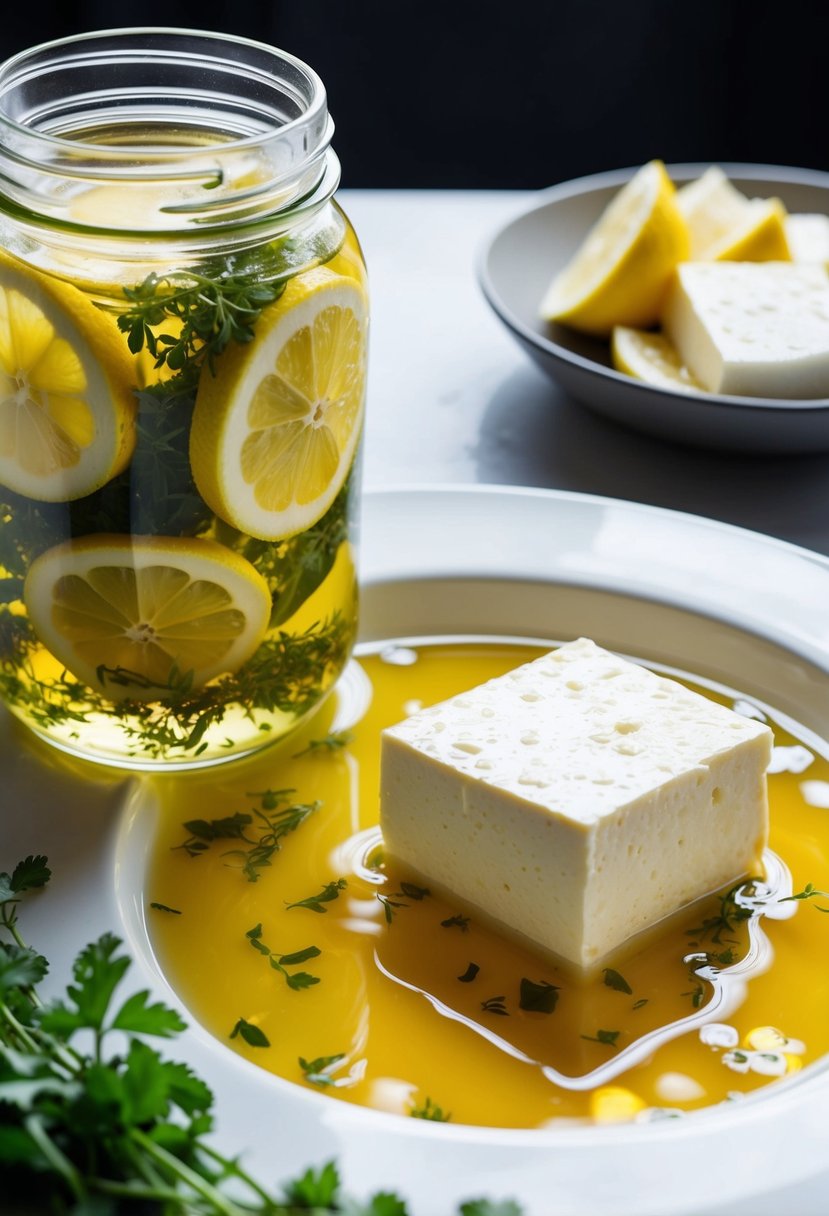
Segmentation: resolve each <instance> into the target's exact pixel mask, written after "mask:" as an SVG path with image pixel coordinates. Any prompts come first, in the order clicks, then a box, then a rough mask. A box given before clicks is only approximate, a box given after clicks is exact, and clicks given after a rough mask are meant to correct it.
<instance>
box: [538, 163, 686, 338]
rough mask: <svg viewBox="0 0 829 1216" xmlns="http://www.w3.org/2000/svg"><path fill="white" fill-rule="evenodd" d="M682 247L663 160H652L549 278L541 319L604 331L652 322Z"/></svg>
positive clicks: (682, 231) (681, 257) (678, 218)
mask: <svg viewBox="0 0 829 1216" xmlns="http://www.w3.org/2000/svg"><path fill="white" fill-rule="evenodd" d="M688 248H689V245H688V233H687V229H686V226H685V221H684V219H683V218H682V214H681V213H680V210H679V208H678V206H677V204H676V191H675V190H674V186H673V183H672V182H671V180H670V178H669V177H668V174H667V173H666V172H665V166H664V165H663V164H662V162H661V161H658V160H654V161H650V162H649V163H648V164H647V165H644V166H643V167H642V168H641V169H639V170H638V172H637V173H635V174H634V176H633V177H632V178H631V179H630V181H629V182H628V183H627V184H626V185H625V186H624V187H623V188H622V189H621V190H620V191H619V193H618V194H617V195H616V196H615V198H613V200H612V201H611V202H610V204H609V205H608V206H607V208H606V209H605V211H604V213H603V214H602V215H601V217H600V218H599V220H598V222H597V223H596V225H595V226H594V227H593V228H592V229H591V231H590V232H589V233H588V235H587V237H586V238H585V240H584V242H583V244H582V245H581V247H580V248H579V249H578V250H577V252H576V254H575V255H574V257H573V258H572V260H571V261H570V262H569V263H568V264H567V265H566V266H565V267H564V269H563V270H562V271H561V272H560V273H559V274H558V275H556V277H555V278H554V279H553V282H552V283H551V284H550V287H549V288H548V290H547V293H546V295H545V296H544V299H543V300H542V302H541V309H540V312H541V317H542V318H543V319H544V320H545V321H560V322H562V323H563V324H565V325H569V326H572V327H573V328H574V329H580V330H583V331H584V332H585V333H592V334H598V335H602V336H606V335H608V334H610V331H611V330H612V329H613V326H614V325H638V326H647V325H652V324H654V322H655V321H656V320H657V319H658V316H659V308H660V305H661V304H662V299H663V296H664V295H665V291H666V289H667V287H668V283H669V281H670V277H671V274H672V272H673V270H674V268H675V266H676V265H677V263H678V262H681V261H683V260H684V259H685V258H686V257H687V255H688Z"/></svg>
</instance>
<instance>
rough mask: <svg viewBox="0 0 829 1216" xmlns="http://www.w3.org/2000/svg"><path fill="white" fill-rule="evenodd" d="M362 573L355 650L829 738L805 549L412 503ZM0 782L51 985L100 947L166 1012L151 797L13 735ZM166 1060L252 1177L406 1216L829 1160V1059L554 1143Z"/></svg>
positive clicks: (743, 1195) (707, 1180)
mask: <svg viewBox="0 0 829 1216" xmlns="http://www.w3.org/2000/svg"><path fill="white" fill-rule="evenodd" d="M362 576H363V584H364V608H363V617H362V619H363V626H362V631H363V636H364V638H366V639H377V638H383V637H393V636H401V635H409V636H414V635H423V634H451V633H467V634H468V633H478V634H508V635H510V636H515V635H524V636H528V637H550V638H562V639H564V638H568V637H574V636H576V635H578V634H587V635H591V636H593V637H595V638H596V639H597V640H598V641H600V642H602V643H604V644H605V645H608V646H611V647H614V648H616V649H618V650H621V651H624V652H627V653H630V654H633V655H637V656H640V657H642V658H644V659H649V660H654V661H658V662H664V663H668V664H671V665H673V666H676V667H679V668H685V669H686V670H690V671H693V672H695V673H698V674H700V675H702V676H706V677H709V678H711V679H714V680H718V681H720V682H722V683H724V684H727V685H729V686H731V687H735V688H737V689H739V690H741V691H742V692H745V693H746V694H748V695H749V696H751V697H753V698H755V699H757V700H759V701H764V702H769V703H771V704H772V705H773V706H774V707H775V708H776V709H777V710H779V711H782V712H783V713H786V714H789V715H791V716H792V717H794V718H795V719H797V720H798V721H800V722H801V723H803V724H805V725H806V726H807V727H808V728H810V729H811V730H813V731H815V732H816V733H817V734H818V735H820V736H821V737H823V738H824V739H826V738H829V611H827V605H829V559H827V558H824V557H821V556H818V555H816V554H813V553H810V552H808V551H806V550H802V549H797V548H795V547H793V546H791V545H786V544H783V543H781V542H779V541H775V540H772V539H770V538H766V537H762V536H759V535H756V534H754V533H750V532H745V531H742V530H740V529H737V528H733V527H729V526H726V525H721V524H717V523H714V522H711V521H708V520H703V519H698V518H695V517H692V516H687V515H681V514H678V513H675V512H671V511H664V510H658V509H655V508H652V507H646V506H637V505H634V504H630V503H624V502H617V501H614V500H610V499H601V498H594V497H590V496H586V495H579V494H565V493H555V492H549V491H537V490H517V489H509V488H494V487H468V488H437V489H436V488H428V489H417V488H413V489H403V490H396V491H385V492H377V493H373V494H368V495H366V497H365V500H364V512H363V535H362ZM274 754H275V758H276V753H274ZM0 766H2V771H3V773H4V797H3V811H4V814H3V819H2V822H1V823H0V844H1V845H2V848H0V867H2V868H6V867H7V865H9V864H13V862H15V861H16V860H17V859H18V858H19V857H21V856H24V855H25V854H26V853H28V852H38V851H42V852H47V853H48V854H49V858H50V862H51V864H52V866H53V870H54V879H53V882H52V884H51V885H50V888H49V890H48V891H47V892H45V893H44V894H43V895H42V896H39V897H36V898H34V899H32V900H30V901H29V902H28V903H27V905H26V906H25V908H24V909H23V912H22V917H23V926H24V929H25V932H26V934H27V936H28V938H29V939H30V940H31V941H32V942H33V944H35V945H37V946H39V947H40V948H42V949H43V950H44V951H45V952H46V953H47V955H48V956H49V958H50V959H51V960H52V962H53V969H52V973H51V975H50V978H49V981H48V982H49V983H50V984H51V985H52V986H53V989H54V990H56V989H57V988H58V987H60V986H62V985H63V984H65V982H66V980H67V978H68V975H69V966H70V962H71V959H72V958H73V957H74V955H75V953H76V952H77V950H78V949H79V948H80V947H81V946H82V945H83V944H85V943H86V942H87V941H88V940H89V939H90V938H92V937H94V936H97V934H99V933H100V932H103V931H104V929H112V930H114V931H115V932H117V933H119V934H120V935H121V936H123V937H124V938H125V939H126V940H127V943H128V945H129V948H130V950H131V952H132V954H133V956H134V958H135V967H134V968H133V970H132V972H131V973H130V976H131V981H132V983H133V984H134V985H135V986H136V987H138V986H141V987H150V988H151V989H152V990H153V992H154V993H155V994H157V995H158V996H159V997H160V998H161V999H165V1000H167V1001H168V1002H170V1003H172V1004H175V1005H178V1004H179V1002H178V1000H177V998H176V996H175V994H174V993H172V992H171V990H170V989H169V986H168V985H167V983H166V981H165V979H164V977H163V976H162V975H161V973H160V971H159V968H158V966H157V964H156V962H155V960H154V958H153V954H152V950H151V948H150V944H149V939H148V936H147V928H146V924H145V919H144V908H145V906H146V904H145V898H144V893H143V884H144V869H145V864H146V857H147V850H148V847H149V843H150V840H151V836H152V830H153V822H154V815H155V805H154V802H153V793H152V781H151V779H146V778H143V777H141V776H135V775H132V774H128V775H125V776H121V775H119V774H117V773H113V772H112V771H108V770H105V769H101V768H95V767H92V766H78V765H76V764H75V763H74V762H71V761H69V760H68V759H67V758H66V757H64V756H62V755H61V754H60V753H58V752H53V751H51V750H50V749H48V748H47V747H45V746H43V745H41V744H40V743H39V742H38V741H37V740H35V739H33V738H31V737H30V736H29V735H28V734H27V733H26V732H24V731H22V730H20V729H17V728H15V727H13V726H12V724H11V722H10V720H9V718H8V716H7V715H3V716H2V719H1V720H0ZM182 780H186V776H182ZM217 982H221V977H217ZM185 1012H186V1011H185ZM170 1051H171V1054H174V1055H175V1056H176V1058H183V1059H186V1060H187V1061H188V1062H189V1063H190V1064H191V1065H192V1066H193V1067H194V1068H195V1069H196V1070H197V1071H198V1072H199V1073H200V1074H201V1075H203V1076H204V1077H205V1078H206V1080H207V1081H208V1082H209V1084H210V1085H211V1086H212V1088H213V1089H214V1091H215V1093H216V1098H217V1108H218V1127H217V1138H218V1141H219V1143H220V1146H221V1148H222V1149H223V1150H225V1151H226V1152H228V1153H235V1152H237V1151H243V1152H244V1155H245V1161H246V1163H247V1164H248V1165H249V1166H250V1168H251V1169H252V1170H253V1172H254V1173H255V1174H256V1175H258V1176H259V1177H261V1178H262V1179H263V1180H265V1181H267V1182H268V1183H272V1184H275V1183H277V1182H278V1181H279V1180H281V1179H285V1178H287V1177H289V1176H292V1175H293V1174H295V1173H296V1171H297V1168H298V1167H299V1166H304V1165H305V1164H306V1163H308V1164H310V1163H322V1162H323V1161H325V1160H328V1159H330V1158H332V1157H336V1158H337V1159H338V1160H339V1161H340V1163H341V1165H342V1167H343V1170H344V1174H345V1180H346V1184H347V1187H348V1188H349V1189H350V1190H351V1191H353V1192H354V1193H356V1194H359V1195H365V1194H366V1193H368V1192H369V1191H370V1190H372V1189H375V1188H380V1187H383V1188H390V1189H395V1190H398V1191H399V1192H400V1193H401V1194H402V1195H404V1196H406V1197H408V1198H409V1200H410V1202H411V1206H412V1211H413V1213H414V1216H449V1214H450V1213H451V1212H453V1211H454V1205H455V1204H456V1203H457V1202H459V1201H460V1200H462V1199H465V1198H469V1197H471V1196H479V1195H484V1194H486V1195H490V1196H493V1197H505V1196H508V1195H511V1196H514V1197H515V1198H516V1199H518V1200H519V1201H520V1202H522V1203H523V1204H524V1205H525V1212H526V1216H611V1214H612V1216H621V1214H625V1216H633V1214H634V1213H635V1216H679V1214H681V1213H686V1214H688V1213H697V1214H701V1213H713V1212H714V1211H718V1212H719V1211H720V1210H721V1207H722V1205H726V1204H728V1203H731V1202H733V1201H737V1200H745V1199H747V1198H748V1197H750V1196H753V1195H759V1194H760V1193H762V1192H764V1191H768V1190H771V1189H773V1188H775V1187H783V1186H787V1185H790V1184H793V1183H797V1182H798V1181H802V1180H803V1179H805V1178H807V1177H808V1176H810V1175H813V1174H815V1173H817V1171H818V1170H819V1169H820V1168H821V1166H822V1163H823V1162H824V1161H826V1160H827V1148H829V1121H827V1120H826V1118H825V1110H826V1104H827V1100H828V1099H829V1063H827V1062H824V1063H821V1064H817V1065H814V1066H812V1067H810V1068H807V1069H805V1070H804V1072H803V1073H801V1074H799V1075H798V1076H797V1077H796V1078H793V1079H792V1080H791V1081H781V1082H778V1083H777V1084H775V1085H774V1086H772V1087H770V1088H767V1089H765V1090H761V1091H759V1092H758V1094H757V1096H756V1097H749V1098H746V1099H744V1100H743V1101H742V1102H740V1103H733V1104H729V1105H728V1107H727V1108H725V1107H721V1108H714V1109H711V1110H709V1111H703V1112H700V1113H699V1114H695V1115H692V1116H690V1117H688V1118H686V1119H683V1120H677V1121H666V1122H664V1123H661V1124H645V1125H627V1126H619V1127H603V1128H590V1129H578V1128H574V1129H564V1130H560V1131H557V1132H553V1131H525V1130H507V1131H501V1130H497V1129H491V1128H474V1127H463V1126H454V1125H451V1124H450V1125H443V1124H432V1123H428V1122H425V1121H422V1120H415V1119H406V1118H401V1117H398V1116H393V1115H385V1114H382V1113H379V1112H375V1111H370V1110H364V1109H360V1108H357V1107H354V1106H351V1105H349V1104H347V1103H342V1102H338V1101H334V1100H332V1099H330V1098H327V1097H326V1096H325V1095H323V1094H319V1093H316V1092H311V1091H309V1090H307V1089H305V1088H301V1087H299V1086H295V1085H293V1084H291V1083H289V1082H287V1081H284V1080H281V1079H280V1078H278V1077H274V1076H272V1075H270V1074H269V1073H266V1072H264V1071H262V1070H261V1069H259V1068H257V1067H256V1066H255V1065H254V1064H251V1063H249V1062H248V1061H246V1060H244V1059H242V1058H241V1057H240V1056H239V1055H237V1054H236V1053H235V1052H232V1051H231V1050H230V1049H229V1048H228V1047H226V1046H225V1045H224V1044H222V1043H220V1042H218V1041H217V1040H216V1039H214V1038H213V1037H212V1036H211V1035H209V1034H208V1033H207V1032H206V1031H205V1030H204V1029H203V1028H201V1027H200V1026H198V1025H192V1026H191V1027H190V1029H189V1030H188V1031H187V1032H186V1033H185V1035H184V1036H183V1037H182V1038H181V1039H180V1040H177V1041H176V1042H175V1043H174V1044H172V1045H171V1048H170ZM822 1193H823V1192H821V1194H822ZM760 1202H761V1204H762V1201H760ZM826 1203H829V1187H827V1190H826V1193H825V1197H824V1201H823V1204H822V1206H820V1204H819V1203H818V1201H817V1200H816V1201H815V1206H814V1208H812V1209H810V1208H808V1207H804V1206H803V1205H802V1204H801V1205H800V1206H799V1208H798V1210H799V1211H801V1212H802V1213H803V1216H811V1213H812V1212H817V1211H822V1210H823V1208H824V1207H825V1206H826ZM741 1210H742V1209H741ZM758 1210H762V1209H758ZM767 1210H770V1211H771V1210H773V1211H776V1212H779V1211H782V1210H785V1205H784V1206H783V1207H778V1208H775V1209H767Z"/></svg>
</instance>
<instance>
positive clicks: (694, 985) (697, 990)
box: [680, 971, 705, 1009]
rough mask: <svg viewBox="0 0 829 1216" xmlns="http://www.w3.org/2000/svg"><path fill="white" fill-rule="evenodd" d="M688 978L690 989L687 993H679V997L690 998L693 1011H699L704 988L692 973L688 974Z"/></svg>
mask: <svg viewBox="0 0 829 1216" xmlns="http://www.w3.org/2000/svg"><path fill="white" fill-rule="evenodd" d="M688 978H689V980H690V981H691V987H690V988H689V989H688V991H687V992H682V993H680V996H687V997H690V998H691V1004H692V1005H693V1007H694V1009H699V1008H700V1006H701V1005H702V1002H703V999H704V997H705V988H704V986H703V984H702V981H701V980H698V979H697V978H696V976H695V974H694V972H693V971H692V972H691V973H690V975H689V976H688Z"/></svg>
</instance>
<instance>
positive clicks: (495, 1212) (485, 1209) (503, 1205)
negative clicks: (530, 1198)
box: [460, 1199, 521, 1216]
mask: <svg viewBox="0 0 829 1216" xmlns="http://www.w3.org/2000/svg"><path fill="white" fill-rule="evenodd" d="M460 1216H521V1209H520V1207H519V1206H518V1204H517V1203H513V1201H512V1200H511V1199H502V1200H501V1201H500V1202H493V1201H492V1200H491V1199H471V1200H469V1202H468V1203H462V1204H461V1206H460Z"/></svg>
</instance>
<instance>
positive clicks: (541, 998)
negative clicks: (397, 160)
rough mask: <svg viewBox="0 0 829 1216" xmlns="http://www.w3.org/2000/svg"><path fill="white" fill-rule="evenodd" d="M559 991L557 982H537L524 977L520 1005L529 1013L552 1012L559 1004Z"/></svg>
mask: <svg viewBox="0 0 829 1216" xmlns="http://www.w3.org/2000/svg"><path fill="white" fill-rule="evenodd" d="M559 991H560V990H559V988H557V987H556V985H555V984H550V983H548V982H547V980H541V982H540V983H538V984H535V983H533V981H532V980H528V979H522V981H521V995H520V998H519V1001H518V1006H519V1008H520V1009H524V1010H525V1011H526V1012H528V1013H552V1012H553V1011H554V1009H555V1007H556V1005H557V1004H558V994H559Z"/></svg>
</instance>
